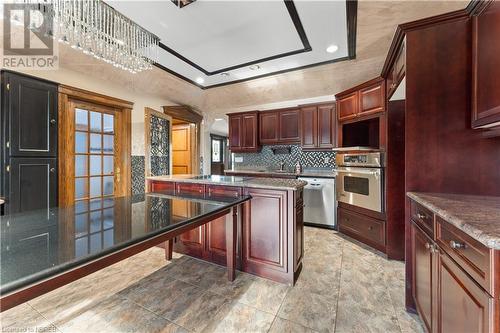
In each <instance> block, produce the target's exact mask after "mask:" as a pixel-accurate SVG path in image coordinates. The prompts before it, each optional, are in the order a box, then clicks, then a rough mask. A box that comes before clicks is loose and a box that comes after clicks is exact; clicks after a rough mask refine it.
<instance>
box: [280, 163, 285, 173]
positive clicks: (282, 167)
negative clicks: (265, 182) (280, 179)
mask: <svg viewBox="0 0 500 333" xmlns="http://www.w3.org/2000/svg"><path fill="white" fill-rule="evenodd" d="M280 171H285V161H284V160H281V162H280Z"/></svg>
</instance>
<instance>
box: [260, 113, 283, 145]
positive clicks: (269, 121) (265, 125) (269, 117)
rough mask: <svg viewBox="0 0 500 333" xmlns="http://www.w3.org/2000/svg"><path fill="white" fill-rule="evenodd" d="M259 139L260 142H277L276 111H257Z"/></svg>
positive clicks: (277, 121)
mask: <svg viewBox="0 0 500 333" xmlns="http://www.w3.org/2000/svg"><path fill="white" fill-rule="evenodd" d="M259 124H260V126H259V141H260V143H261V144H274V143H277V142H278V132H279V129H278V124H279V120H278V112H276V111H266V112H260V113H259Z"/></svg>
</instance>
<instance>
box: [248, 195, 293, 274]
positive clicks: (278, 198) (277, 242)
mask: <svg viewBox="0 0 500 333" xmlns="http://www.w3.org/2000/svg"><path fill="white" fill-rule="evenodd" d="M245 194H247V195H250V196H252V200H251V202H250V209H249V210H247V211H246V213H245V215H246V216H245V218H244V221H243V230H242V233H243V234H242V247H243V260H242V263H243V270H244V271H246V272H250V273H256V274H258V275H260V276H268V277H269V278H273V277H275V278H276V277H277V276H281V275H282V273H286V272H288V266H287V259H286V258H287V256H288V253H287V250H288V246H287V244H288V241H287V237H286V235H287V220H288V216H287V215H288V214H287V206H286V204H287V193H286V192H285V191H274V190H261V189H252V188H247V189H245Z"/></svg>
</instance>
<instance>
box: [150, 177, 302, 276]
mask: <svg viewBox="0 0 500 333" xmlns="http://www.w3.org/2000/svg"><path fill="white" fill-rule="evenodd" d="M306 184H307V183H306V182H305V181H301V180H297V179H279V178H249V177H231V176H216V175H174V176H157V177H148V190H149V191H150V192H160V193H171V194H174V195H186V194H192V193H196V194H198V195H205V197H207V198H211V197H213V196H223V197H238V196H242V195H246V196H250V197H251V200H250V201H248V202H246V203H244V204H243V205H242V207H241V209H239V210H238V212H237V214H238V225H237V229H238V234H237V244H238V247H237V249H236V253H237V255H236V260H237V263H236V264H237V268H239V269H240V270H242V271H244V272H248V273H251V274H255V275H258V276H260V277H263V278H267V279H271V280H274V281H277V282H282V283H286V284H289V285H293V284H294V283H295V281H296V279H297V277H298V276H299V274H300V271H301V269H302V259H303V256H304V225H303V188H304V186H305V185H306ZM177 212H178V214H183V212H184V208H183V207H178V208H177ZM186 212H187V211H186ZM226 219H227V217H221V218H218V219H215V220H213V221H211V222H209V223H207V224H206V225H203V226H200V227H199V228H196V229H193V230H190V231H189V232H186V233H184V234H182V235H180V236H178V237H176V238H175V239H174V240H173V241H171V242H168V243H167V244H166V249H167V251H169V250H171V249H173V250H175V251H176V252H180V253H184V254H187V255H190V256H193V257H196V258H199V259H203V260H207V261H210V262H214V263H217V264H220V265H226V264H227V263H226V255H225V254H226V251H227V249H226V247H225V242H224V240H225V239H226V235H225V228H224V227H223V226H224V225H225V223H226Z"/></svg>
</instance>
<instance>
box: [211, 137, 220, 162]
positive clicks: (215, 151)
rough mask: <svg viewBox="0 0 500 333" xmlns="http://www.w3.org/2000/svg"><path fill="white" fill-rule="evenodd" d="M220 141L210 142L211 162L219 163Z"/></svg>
mask: <svg viewBox="0 0 500 333" xmlns="http://www.w3.org/2000/svg"><path fill="white" fill-rule="evenodd" d="M220 148H221V147H220V140H212V162H214V163H220V162H221V156H220Z"/></svg>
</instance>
